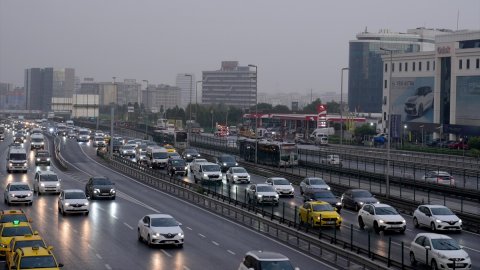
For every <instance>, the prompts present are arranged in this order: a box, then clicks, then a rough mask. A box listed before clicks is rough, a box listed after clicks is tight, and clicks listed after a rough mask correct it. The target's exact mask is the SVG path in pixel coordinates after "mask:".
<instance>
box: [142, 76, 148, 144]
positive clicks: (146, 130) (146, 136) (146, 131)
mask: <svg viewBox="0 0 480 270" xmlns="http://www.w3.org/2000/svg"><path fill="white" fill-rule="evenodd" d="M143 81H144V82H145V83H146V84H147V86H146V87H145V92H146V93H147V96H146V100H147V104H146V106H145V140H148V111H147V110H148V100H149V96H148V80H143Z"/></svg>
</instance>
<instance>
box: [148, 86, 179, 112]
mask: <svg viewBox="0 0 480 270" xmlns="http://www.w3.org/2000/svg"><path fill="white" fill-rule="evenodd" d="M181 91H182V90H181V89H180V88H178V87H175V86H170V85H166V84H160V85H157V86H155V85H148V87H147V89H146V90H143V91H142V103H143V104H144V105H145V107H146V108H147V110H148V111H151V112H165V111H166V110H168V109H172V108H175V107H177V106H178V107H180V106H181V105H182V100H181V96H182V93H181Z"/></svg>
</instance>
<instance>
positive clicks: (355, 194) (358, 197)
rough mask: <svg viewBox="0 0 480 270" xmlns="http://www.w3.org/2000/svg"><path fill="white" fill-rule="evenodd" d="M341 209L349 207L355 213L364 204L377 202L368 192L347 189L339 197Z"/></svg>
mask: <svg viewBox="0 0 480 270" xmlns="http://www.w3.org/2000/svg"><path fill="white" fill-rule="evenodd" d="M341 200H342V208H346V207H350V208H353V209H355V211H358V210H360V208H362V206H363V205H364V204H367V203H378V200H377V199H376V198H375V197H374V196H373V195H372V193H370V191H368V190H364V189H349V190H346V191H345V192H344V193H343V194H342V197H341Z"/></svg>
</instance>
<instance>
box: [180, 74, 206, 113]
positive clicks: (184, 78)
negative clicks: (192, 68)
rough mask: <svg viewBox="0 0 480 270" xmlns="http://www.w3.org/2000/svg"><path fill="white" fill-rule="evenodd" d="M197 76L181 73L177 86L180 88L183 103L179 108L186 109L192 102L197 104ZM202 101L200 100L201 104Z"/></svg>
mask: <svg viewBox="0 0 480 270" xmlns="http://www.w3.org/2000/svg"><path fill="white" fill-rule="evenodd" d="M195 84H196V81H195V74H191V73H190V74H189V73H187V74H185V73H181V74H178V75H177V79H176V86H177V87H178V88H180V92H181V103H180V106H179V107H182V108H186V107H187V106H188V104H189V103H190V102H192V104H195V99H196V98H198V94H200V93H196V92H195ZM200 101H201V99H198V102H200Z"/></svg>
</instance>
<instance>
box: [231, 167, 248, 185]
mask: <svg viewBox="0 0 480 270" xmlns="http://www.w3.org/2000/svg"><path fill="white" fill-rule="evenodd" d="M226 178H227V182H230V181H232V182H233V183H234V184H236V183H247V184H250V174H248V172H247V170H245V168H243V167H230V168H229V169H228V170H227V174H226Z"/></svg>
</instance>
